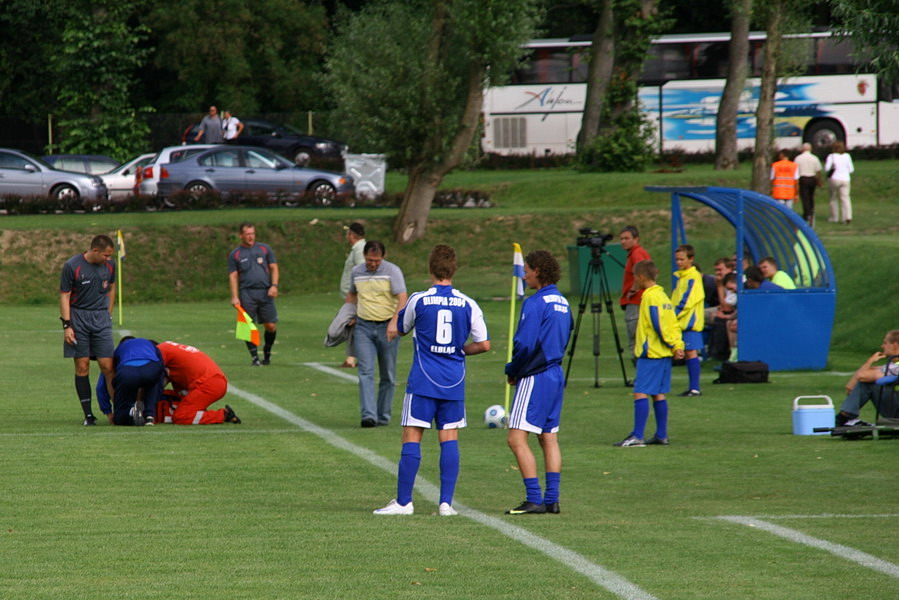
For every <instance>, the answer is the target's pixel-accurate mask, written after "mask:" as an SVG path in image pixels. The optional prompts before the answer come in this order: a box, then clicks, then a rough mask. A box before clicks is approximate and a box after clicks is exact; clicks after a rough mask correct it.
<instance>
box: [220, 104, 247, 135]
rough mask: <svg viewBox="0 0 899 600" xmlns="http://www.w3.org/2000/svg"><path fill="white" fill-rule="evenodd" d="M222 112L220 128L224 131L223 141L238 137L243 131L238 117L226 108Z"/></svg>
mask: <svg viewBox="0 0 899 600" xmlns="http://www.w3.org/2000/svg"><path fill="white" fill-rule="evenodd" d="M222 114H223V115H224V117H225V118H224V119H222V130H223V131H224V133H225V141H227V140H233V139H235V138H237V137H239V136H240V134H241V133H243V123H241V122H240V119H238V118H237V117H235V116H234V115H232V114H231V111H230V110H226V111H225V112H223V113H222Z"/></svg>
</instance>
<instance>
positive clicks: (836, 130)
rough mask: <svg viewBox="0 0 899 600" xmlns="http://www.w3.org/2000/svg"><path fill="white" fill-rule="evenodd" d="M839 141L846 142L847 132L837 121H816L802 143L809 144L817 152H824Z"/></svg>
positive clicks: (810, 126) (806, 131)
mask: <svg viewBox="0 0 899 600" xmlns="http://www.w3.org/2000/svg"><path fill="white" fill-rule="evenodd" d="M837 140H839V141H841V142H845V141H846V132H845V131H843V127H842V126H841V125H840V124H839V123H837V122H836V121H833V120H830V119H825V120H823V121H815V122H814V123H812V124H811V125H809V127H808V128H807V129H806V130H805V135H803V136H802V141H804V142H808V143H809V144H811V145H812V148H813V149H815V150H824V149H827V148H830V147H831V146H833V143H834V142H836V141H837Z"/></svg>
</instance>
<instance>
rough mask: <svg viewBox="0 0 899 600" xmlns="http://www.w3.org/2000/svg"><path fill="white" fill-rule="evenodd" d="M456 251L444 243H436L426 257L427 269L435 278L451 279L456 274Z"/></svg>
mask: <svg viewBox="0 0 899 600" xmlns="http://www.w3.org/2000/svg"><path fill="white" fill-rule="evenodd" d="M456 264H457V263H456V251H455V250H454V249H453V248H452V247H451V246H447V245H446V244H438V245H436V246H434V248H433V249H432V250H431V255H430V256H429V257H428V270H429V271H430V272H431V275H433V276H434V277H436V278H437V279H452V278H453V275H455V274H456V268H457V266H456Z"/></svg>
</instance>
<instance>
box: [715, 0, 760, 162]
mask: <svg viewBox="0 0 899 600" xmlns="http://www.w3.org/2000/svg"><path fill="white" fill-rule="evenodd" d="M729 4H730V9H731V14H730V19H731V20H730V44H729V47H728V53H729V55H730V56H729V60H728V65H727V82H726V83H725V84H724V92H723V93H722V94H721V102H720V103H719V105H718V117H717V121H716V128H715V168H716V169H721V170H732V169H736V168H737V164H738V163H739V161H738V160H737V152H738V150H739V149H738V148H737V112H738V111H739V108H740V98H741V96H742V95H743V91H744V89H745V87H746V74H747V69H748V67H749V21H750V19H751V16H752V0H731V1H730V2H729Z"/></svg>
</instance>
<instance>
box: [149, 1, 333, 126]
mask: <svg viewBox="0 0 899 600" xmlns="http://www.w3.org/2000/svg"><path fill="white" fill-rule="evenodd" d="M154 6H155V8H153V10H150V11H147V14H146V16H145V18H144V23H145V24H146V25H147V26H148V27H150V28H151V29H152V31H153V37H152V39H151V43H152V44H153V45H155V46H156V47H157V51H156V52H155V54H154V56H153V64H152V66H153V69H152V70H150V71H147V79H146V80H145V83H144V85H145V88H146V92H145V93H146V94H147V97H148V99H149V100H150V101H151V102H152V103H154V105H155V106H156V107H157V108H159V109H160V110H165V111H176V112H180V111H194V110H198V109H200V108H202V109H203V110H204V111H205V108H206V107H207V106H208V105H210V104H218V105H220V107H221V108H231V109H233V110H234V111H235V112H238V111H239V114H246V113H255V112H277V111H292V110H296V109H297V108H315V107H318V106H320V105H321V102H322V100H321V97H322V93H321V91H322V90H321V84H320V83H319V80H318V77H319V73H320V72H321V64H322V61H323V59H324V51H325V41H326V34H327V22H326V18H325V10H324V8H323V7H322V6H321V5H320V4H318V3H314V2H302V1H298V0H265V1H264V2H259V1H256V0H183V1H181V2H178V3H171V2H160V3H156V4H155V5H154Z"/></svg>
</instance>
